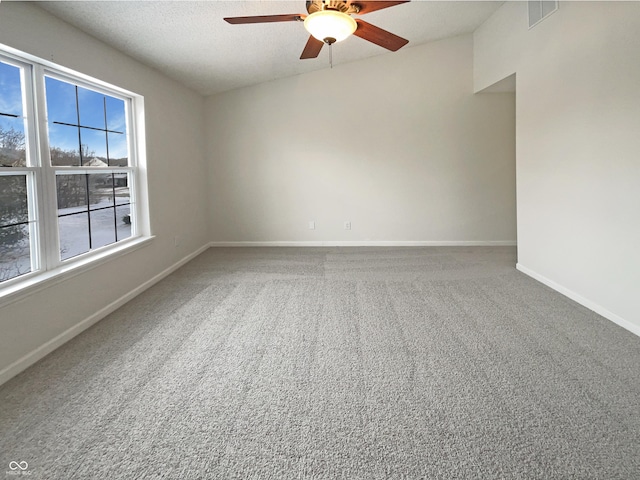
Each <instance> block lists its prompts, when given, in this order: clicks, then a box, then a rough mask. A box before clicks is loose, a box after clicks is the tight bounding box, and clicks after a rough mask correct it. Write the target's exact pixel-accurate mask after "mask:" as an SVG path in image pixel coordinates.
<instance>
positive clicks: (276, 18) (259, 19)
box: [224, 13, 303, 25]
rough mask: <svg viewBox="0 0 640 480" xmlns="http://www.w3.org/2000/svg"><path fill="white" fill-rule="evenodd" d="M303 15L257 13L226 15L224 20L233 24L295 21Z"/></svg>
mask: <svg viewBox="0 0 640 480" xmlns="http://www.w3.org/2000/svg"><path fill="white" fill-rule="evenodd" d="M302 18H303V16H302V15H300V14H298V13H293V14H290V15H258V16H256V17H227V18H225V19H224V20H225V21H226V22H228V23H231V24H233V25H238V24H243V23H271V22H297V21H298V20H302Z"/></svg>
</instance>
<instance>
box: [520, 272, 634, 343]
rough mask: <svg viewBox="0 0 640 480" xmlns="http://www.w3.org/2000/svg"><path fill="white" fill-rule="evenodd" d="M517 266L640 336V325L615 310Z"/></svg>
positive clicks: (526, 273) (532, 276)
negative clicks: (612, 310)
mask: <svg viewBox="0 0 640 480" xmlns="http://www.w3.org/2000/svg"><path fill="white" fill-rule="evenodd" d="M516 268H517V269H518V270H519V271H521V272H522V273H524V274H525V275H528V276H530V277H531V278H533V279H534V280H537V281H539V282H540V283H543V284H545V285H546V286H547V287H549V288H552V289H554V290H555V291H556V292H558V293H561V294H562V295H564V296H565V297H568V298H570V299H571V300H573V301H574V302H577V303H579V304H580V305H582V306H583V307H587V308H588V309H589V310H592V311H594V312H596V313H597V314H598V315H601V316H603V317H604V318H606V319H607V320H611V321H612V322H613V323H615V324H616V325H619V326H621V327H622V328H624V329H625V330H628V331H630V332H631V333H633V334H635V335H638V336H639V337H640V326H638V325H635V324H633V323H631V322H630V321H628V320H625V319H624V318H622V317H620V316H619V315H616V314H615V313H613V312H610V311H609V310H607V309H606V308H604V307H602V306H601V305H598V304H597V303H595V302H592V301H591V300H589V299H587V298H584V297H583V296H582V295H579V294H577V293H576V292H574V291H573V290H570V289H568V288H566V287H564V286H562V285H560V284H559V283H556V282H554V281H553V280H550V279H548V278H547V277H545V276H543V275H540V274H539V273H537V272H535V271H533V270H531V269H529V268H527V267H525V266H524V265H522V264H520V263H517V264H516Z"/></svg>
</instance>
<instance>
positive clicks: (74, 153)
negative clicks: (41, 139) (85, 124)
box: [49, 124, 80, 167]
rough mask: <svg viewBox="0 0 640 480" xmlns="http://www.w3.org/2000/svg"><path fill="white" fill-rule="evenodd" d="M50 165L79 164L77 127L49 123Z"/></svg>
mask: <svg viewBox="0 0 640 480" xmlns="http://www.w3.org/2000/svg"><path fill="white" fill-rule="evenodd" d="M49 144H50V149H49V151H50V153H51V165H53V166H54V167H61V166H65V167H69V166H79V165H80V153H79V152H80V138H79V136H78V127H70V126H67V125H56V124H49Z"/></svg>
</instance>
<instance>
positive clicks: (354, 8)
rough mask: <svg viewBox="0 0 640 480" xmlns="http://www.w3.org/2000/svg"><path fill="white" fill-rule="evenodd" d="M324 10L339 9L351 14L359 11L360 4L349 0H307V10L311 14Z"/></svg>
mask: <svg viewBox="0 0 640 480" xmlns="http://www.w3.org/2000/svg"><path fill="white" fill-rule="evenodd" d="M322 10H337V11H339V12H342V13H346V14H347V15H350V14H352V13H358V12H359V11H360V6H359V5H358V4H356V3H351V2H349V1H347V0H307V12H309V15H311V14H312V13H315V12H320V11H322Z"/></svg>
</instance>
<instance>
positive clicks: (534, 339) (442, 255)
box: [0, 247, 640, 479]
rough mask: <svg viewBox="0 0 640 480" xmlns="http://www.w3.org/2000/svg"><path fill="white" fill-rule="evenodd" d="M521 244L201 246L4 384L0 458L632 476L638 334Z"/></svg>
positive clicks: (638, 459)
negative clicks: (555, 285) (559, 288)
mask: <svg viewBox="0 0 640 480" xmlns="http://www.w3.org/2000/svg"><path fill="white" fill-rule="evenodd" d="M515 260H516V258H515V249H514V248H510V247H473V248H466V247H438V248H434V247H432V248H418V247H415V248H404V249H403V248H352V249H347V248H305V249H295V248H273V249H270V248H256V249H250V248H247V249H240V248H238V249H221V248H219V249H210V250H208V251H207V252H205V253H204V254H202V255H201V256H199V257H198V258H196V259H195V260H193V261H192V262H190V263H189V264H187V265H186V266H185V267H183V268H181V269H180V270H178V271H177V272H175V273H174V274H172V275H171V276H169V277H167V278H166V279H165V280H163V281H162V282H160V283H159V284H157V285H156V286H154V287H153V288H151V289H150V290H148V291H147V292H145V293H144V294H142V295H140V296H139V297H137V298H136V299H134V300H133V301H131V302H130V303H128V304H127V305H125V306H124V307H123V308H121V309H120V310H118V311H116V312H114V313H113V314H112V315H110V316H109V317H107V318H106V319H104V320H103V321H101V322H99V323H98V324H96V325H95V326H94V327H92V328H91V329H89V330H87V331H86V332H84V333H83V334H81V335H80V336H78V337H76V338H75V339H74V340H72V341H71V342H69V343H68V344H66V345H64V346H63V347H62V348H60V349H58V350H57V351H55V352H54V353H53V354H51V355H49V356H48V357H47V358H45V359H44V360H43V361H41V362H39V363H38V364H36V365H34V366H33V367H31V368H30V369H28V370H27V371H25V372H24V373H23V374H21V375H19V376H17V377H16V378H14V379H13V380H11V381H10V382H8V383H7V384H5V385H4V386H2V387H0V405H1V409H0V432H1V434H2V435H1V438H0V461H1V462H2V466H1V467H0V473H3V470H6V471H7V472H9V469H8V467H7V465H8V464H9V462H11V461H18V460H20V461H26V462H28V464H29V472H31V478H46V479H74V478H77V479H151V478H168V479H203V478H216V479H218V478H219V479H233V478H237V479H245V478H249V479H253V478H260V479H272V478H273V479H290V478H309V479H334V478H335V479H338V478H346V479H378V478H379V479H383V478H385V479H386V478H398V479H400V478H403V479H405V478H406V479H414V478H415V479H417V478H428V479H437V478H442V479H454V478H465V479H494V478H495V479H498V478H500V479H502V478H504V479H536V478H539V479H570V478H576V479H638V478H640V369H639V366H640V338H638V337H636V336H634V335H632V334H631V333H629V332H627V331H625V330H623V329H621V328H619V327H617V326H616V325H614V324H613V323H611V322H609V321H608V320H605V319H603V318H601V317H599V316H598V315H596V314H595V313H593V312H591V311H589V310H587V309H585V308H583V307H581V306H579V305H577V304H575V303H573V302H572V301H570V300H568V299H567V298H565V297H563V296H561V295H560V294H557V293H555V292H553V291H552V290H550V289H548V288H546V287H545V286H543V285H541V284H539V283H537V282H535V281H534V280H532V279H530V278H528V277H527V276H525V275H523V274H521V273H519V272H517V271H516V270H515V269H514V264H515ZM9 477H10V475H9V474H7V478H9Z"/></svg>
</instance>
